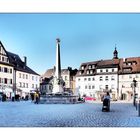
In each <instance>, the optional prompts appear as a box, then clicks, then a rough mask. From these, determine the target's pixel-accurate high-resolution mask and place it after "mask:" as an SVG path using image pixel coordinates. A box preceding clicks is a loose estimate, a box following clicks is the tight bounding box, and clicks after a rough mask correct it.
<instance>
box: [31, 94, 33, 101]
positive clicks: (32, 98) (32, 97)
mask: <svg viewBox="0 0 140 140" xmlns="http://www.w3.org/2000/svg"><path fill="white" fill-rule="evenodd" d="M31 100H32V102H33V101H34V93H31Z"/></svg>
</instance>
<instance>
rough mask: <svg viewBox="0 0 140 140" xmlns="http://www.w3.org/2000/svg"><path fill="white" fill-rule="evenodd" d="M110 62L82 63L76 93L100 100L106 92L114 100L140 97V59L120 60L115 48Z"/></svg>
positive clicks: (77, 76)
mask: <svg viewBox="0 0 140 140" xmlns="http://www.w3.org/2000/svg"><path fill="white" fill-rule="evenodd" d="M113 54H114V57H113V59H110V60H99V61H94V62H87V63H82V64H81V66H80V68H79V71H78V73H77V75H76V89H77V90H76V91H77V93H79V94H80V95H81V96H83V95H87V96H93V97H96V98H100V96H102V94H104V93H105V92H106V91H109V92H110V95H111V96H112V99H122V100H130V99H132V98H133V95H134V82H133V80H134V79H135V80H136V81H137V84H136V88H135V90H136V93H137V94H138V96H139V97H140V93H139V92H140V57H131V58H125V59H122V58H118V52H117V50H116V48H115V51H114V53H113Z"/></svg>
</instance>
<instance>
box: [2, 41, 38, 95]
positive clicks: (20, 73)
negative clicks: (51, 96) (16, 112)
mask: <svg viewBox="0 0 140 140" xmlns="http://www.w3.org/2000/svg"><path fill="white" fill-rule="evenodd" d="M39 80H40V75H39V74H37V73H36V72H35V71H33V70H32V69H30V68H29V67H28V66H27V58H26V57H24V61H22V60H21V58H20V57H19V56H18V55H17V54H14V53H11V52H8V51H7V50H6V49H5V47H4V46H3V44H2V42H0V93H5V94H6V95H7V96H8V97H10V96H11V93H12V92H15V93H16V94H20V95H21V96H23V97H24V96H25V95H26V94H29V93H31V92H32V91H34V90H36V89H39V83H40V81H39Z"/></svg>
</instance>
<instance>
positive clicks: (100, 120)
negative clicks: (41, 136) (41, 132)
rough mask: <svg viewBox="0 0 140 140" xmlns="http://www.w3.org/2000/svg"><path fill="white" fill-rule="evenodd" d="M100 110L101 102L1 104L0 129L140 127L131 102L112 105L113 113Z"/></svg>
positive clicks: (136, 113) (113, 103) (139, 120)
mask: <svg viewBox="0 0 140 140" xmlns="http://www.w3.org/2000/svg"><path fill="white" fill-rule="evenodd" d="M101 108H102V103H101V102H95V103H83V104H71V105H68V104H38V105H36V104H34V103H31V102H30V101H27V102H24V101H22V102H4V103H3V102H0V127H140V117H138V112H137V111H136V109H135V107H134V106H133V104H132V103H131V102H127V103H124V102H111V110H110V112H102V111H101Z"/></svg>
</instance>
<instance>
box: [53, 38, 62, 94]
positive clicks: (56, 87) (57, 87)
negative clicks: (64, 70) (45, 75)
mask: <svg viewBox="0 0 140 140" xmlns="http://www.w3.org/2000/svg"><path fill="white" fill-rule="evenodd" d="M63 85H64V81H63V79H62V77H61V58H60V39H59V38H57V39H56V65H55V74H54V78H53V91H52V93H53V94H62V93H63V92H64V88H63Z"/></svg>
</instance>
